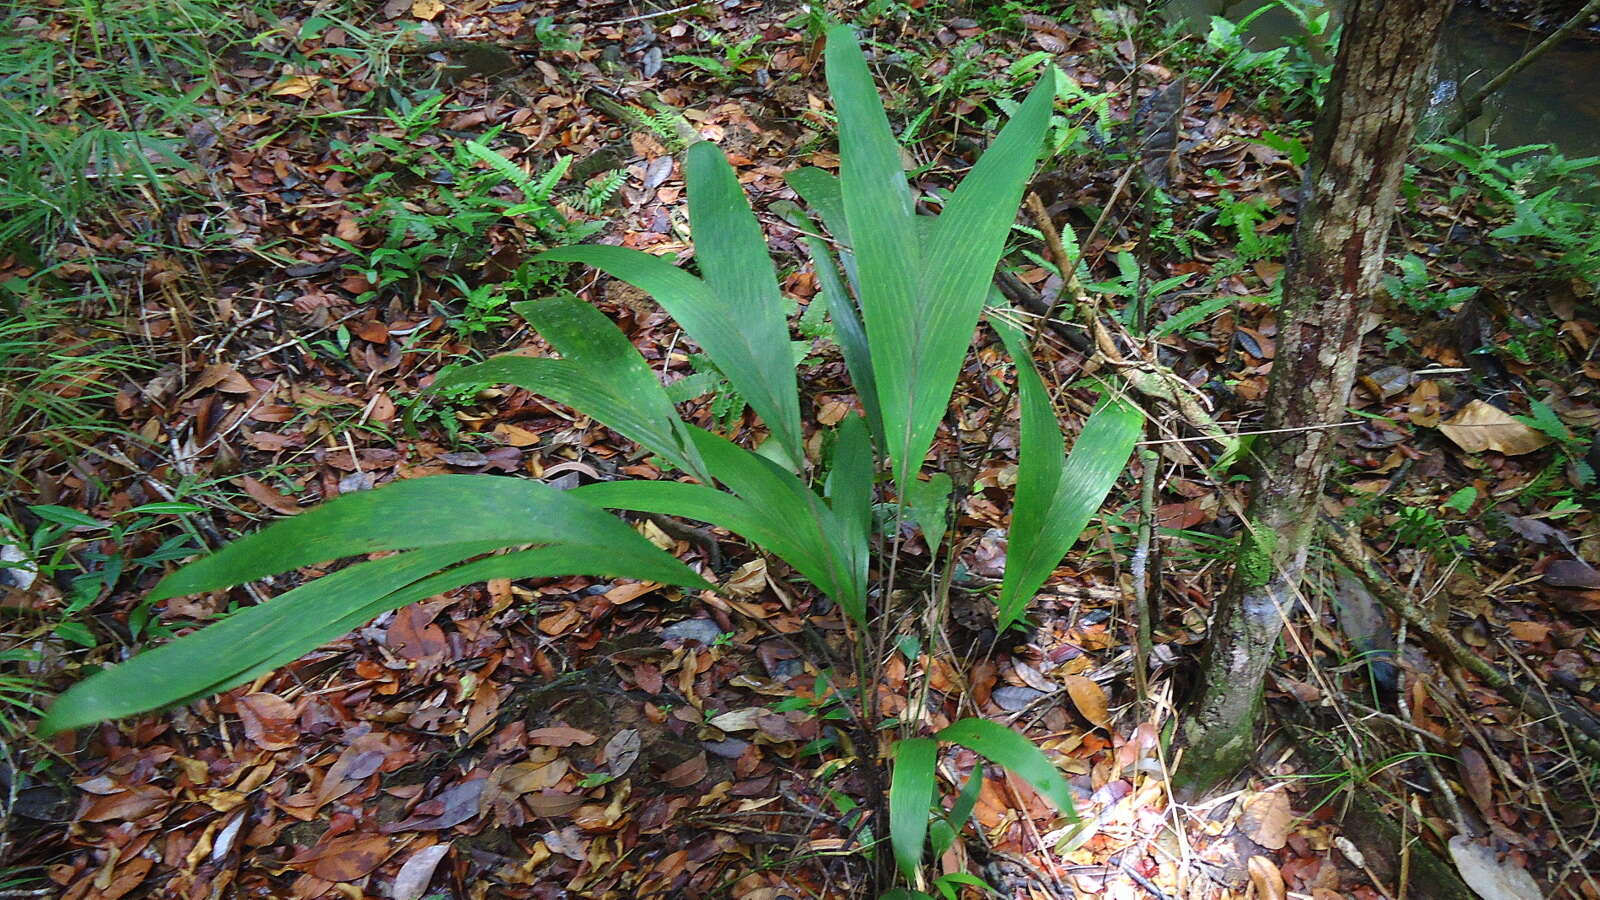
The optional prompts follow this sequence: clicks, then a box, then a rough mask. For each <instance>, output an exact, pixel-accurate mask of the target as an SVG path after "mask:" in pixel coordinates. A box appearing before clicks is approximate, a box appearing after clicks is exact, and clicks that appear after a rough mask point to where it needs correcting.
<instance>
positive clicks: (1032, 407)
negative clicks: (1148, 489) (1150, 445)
mask: <svg viewBox="0 0 1600 900" xmlns="http://www.w3.org/2000/svg"><path fill="white" fill-rule="evenodd" d="M989 324H990V325H991V326H993V327H994V330H995V331H996V332H997V333H999V335H1000V339H1001V340H1002V341H1004V342H1005V345H1006V350H1007V352H1009V353H1010V354H1011V358H1012V359H1013V360H1015V361H1016V364H1017V390H1018V395H1019V397H1020V404H1021V407H1022V433H1021V436H1020V440H1019V441H1018V450H1017V493H1016V499H1015V500H1014V501H1013V503H1012V507H1011V531H1010V535H1011V536H1010V539H1009V544H1008V545H1007V548H1006V572H1005V579H1004V581H1003V582H1002V583H1001V585H1000V600H999V606H1000V610H999V612H1000V616H999V628H1000V630H1002V631H1004V630H1005V629H1007V628H1009V627H1011V625H1012V623H1014V622H1016V621H1017V620H1018V619H1020V618H1021V617H1022V614H1023V612H1024V611H1025V610H1026V608H1027V605H1028V601H1029V600H1030V599H1031V598H1032V597H1033V595H1034V593H1035V592H1037V591H1038V590H1039V587H1040V586H1041V585H1043V584H1044V582H1045V580H1046V579H1047V578H1049V577H1050V573H1051V572H1053V571H1055V567H1056V565H1057V564H1059V563H1060V562H1061V558H1062V557H1063V556H1066V554H1067V551H1068V550H1070V549H1072V545H1073V544H1074V543H1075V542H1076V541H1077V540H1078V537H1079V535H1081V534H1082V533H1083V529H1084V527H1085V526H1087V525H1088V524H1089V518H1090V517H1091V516H1093V515H1094V512H1095V510H1097V509H1099V508H1100V504H1101V503H1103V502H1105V498H1106V494H1108V493H1110V491H1111V487H1112V486H1113V485H1114V484H1116V481H1117V476H1119V475H1120V474H1122V471H1123V470H1124V469H1125V468H1127V465H1128V457H1129V456H1130V455H1132V453H1133V446H1134V443H1135V442H1136V441H1138V439H1139V433H1140V431H1141V430H1142V429H1143V426H1144V417H1143V415H1142V414H1141V413H1140V412H1139V410H1138V408H1137V407H1135V406H1133V405H1131V404H1129V403H1125V402H1123V401H1121V400H1116V399H1108V400H1106V401H1105V402H1102V403H1101V404H1100V406H1099V407H1098V408H1097V409H1096V410H1095V411H1094V414H1093V415H1091V416H1090V417H1089V421H1088V422H1086V423H1085V424H1084V426H1083V431H1082V432H1081V433H1079V435H1078V440H1077V442H1076V443H1074V444H1073V447H1072V454H1071V456H1069V457H1067V458H1066V459H1065V460H1063V458H1062V453H1063V448H1064V447H1065V444H1066V442H1065V440H1064V439H1063V438H1062V436H1061V426H1060V425H1059V424H1058V423H1057V421H1056V413H1055V407H1054V406H1053V405H1052V404H1051V403H1050V394H1049V392H1048V391H1046V390H1045V386H1044V381H1043V380H1042V379H1041V378H1040V377H1039V372H1038V370H1037V369H1035V368H1034V366H1033V359H1032V357H1030V356H1029V355H1028V348H1027V344H1026V342H1025V341H1024V339H1023V336H1022V332H1021V331H1020V330H1018V328H1017V327H1016V326H1015V325H1013V324H1011V323H1010V322H1009V321H1007V320H1006V319H1004V318H1002V317H1000V316H991V317H990V318H989Z"/></svg>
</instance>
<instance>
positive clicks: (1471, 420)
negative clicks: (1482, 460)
mask: <svg viewBox="0 0 1600 900" xmlns="http://www.w3.org/2000/svg"><path fill="white" fill-rule="evenodd" d="M1439 433H1441V434H1443V435H1444V436H1445V437H1447V438H1449V439H1450V440H1451V441H1453V442H1454V443H1455V445H1456V446H1457V447H1460V448H1461V449H1463V450H1465V451H1467V452H1468V453H1482V452H1483V451H1485V450H1493V451H1495V452H1497V453H1504V454H1505V455H1507V456H1520V455H1521V454H1524V453H1532V452H1533V451H1535V450H1538V449H1539V448H1541V447H1545V446H1548V445H1549V444H1550V437H1549V436H1548V435H1546V434H1545V433H1543V432H1541V431H1539V430H1538V429H1536V428H1532V427H1530V426H1528V425H1524V424H1523V423H1521V422H1518V421H1517V420H1516V419H1514V418H1512V417H1511V414H1510V413H1507V412H1506V411H1504V410H1502V409H1497V408H1496V407H1493V406H1490V405H1489V404H1487V403H1485V402H1483V401H1482V400H1474V401H1472V402H1471V403H1468V404H1467V405H1466V406H1463V407H1461V409H1460V411H1458V412H1457V413H1456V414H1455V415H1453V416H1451V417H1450V418H1449V420H1448V421H1445V422H1441V423H1440V424H1439Z"/></svg>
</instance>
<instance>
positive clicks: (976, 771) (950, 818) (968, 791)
mask: <svg viewBox="0 0 1600 900" xmlns="http://www.w3.org/2000/svg"><path fill="white" fill-rule="evenodd" d="M981 793H983V766H973V767H972V774H971V775H969V776H967V783H966V784H965V785H962V787H961V793H960V794H957V795H956V802H955V804H954V805H953V806H951V807H950V810H949V812H947V813H945V815H944V821H945V823H946V825H945V827H944V828H943V829H941V830H940V832H939V833H937V834H935V835H934V836H933V838H932V840H931V843H932V844H933V855H934V858H935V859H937V858H938V857H941V856H943V855H944V852H945V851H946V850H948V849H950V845H951V844H954V843H955V839H956V838H957V837H959V836H960V834H961V829H962V828H964V827H966V824H967V820H968V819H970V818H972V811H973V810H974V809H976V808H977V806H978V795H979V794H981Z"/></svg>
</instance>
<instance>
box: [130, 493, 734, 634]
mask: <svg viewBox="0 0 1600 900" xmlns="http://www.w3.org/2000/svg"><path fill="white" fill-rule="evenodd" d="M477 542H488V543H490V545H491V546H499V547H512V546H517V545H521V544H542V545H550V546H571V547H581V548H585V549H587V550H589V551H591V552H593V553H595V554H597V556H598V557H599V558H601V559H604V560H606V561H607V564H609V565H613V566H615V567H616V568H617V569H618V571H619V574H620V573H621V572H622V571H626V572H627V573H628V574H629V577H632V578H638V579H640V580H646V581H661V582H666V583H668V584H683V585H693V586H696V587H705V586H706V585H705V582H704V581H703V580H702V579H701V578H700V576H698V575H696V574H695V573H694V572H693V571H691V570H690V569H689V568H688V567H687V566H685V565H684V564H683V563H681V562H679V561H677V560H676V559H673V558H672V557H671V556H668V555H666V554H665V553H662V552H661V551H660V550H658V549H656V547H655V546H654V545H652V544H651V543H650V542H649V541H647V540H645V539H644V538H643V537H640V536H639V534H638V533H637V532H635V531H634V530H633V529H631V528H629V527H628V526H627V525H626V524H624V523H623V522H621V521H620V520H618V519H617V518H616V517H615V516H611V515H608V514H606V513H605V512H604V511H602V510H601V509H599V508H598V507H595V506H591V505H590V504H587V503H584V502H583V501H581V500H579V499H577V498H576V497H574V496H573V495H571V494H570V493H564V492H562V491H558V490H555V489H554V488H551V487H549V486H548V485H544V484H540V483H539V482H536V481H527V480H524V479H519V478H494V477H488V476H483V475H436V476H433V477H430V478H415V479H411V480H409V481H400V482H396V483H394V484H390V485H387V486H385V487H381V488H378V489H376V490H371V491H361V492H359V493H354V494H346V495H344V496H342V497H339V498H337V499H334V500H330V501H328V502H327V503H324V504H322V505H321V506H318V507H316V508H314V509H311V510H308V511H307V512H304V513H301V514H300V515H298V516H295V517H294V518H292V519H283V520H281V521H278V522H275V523H274V524H272V525H270V526H268V527H266V528H264V529H262V530H261V531H258V532H256V533H255V534H252V535H250V536H248V537H244V538H240V539H239V540H237V541H235V542H233V543H232V544H229V545H228V546H226V547H223V548H222V549H221V550H218V551H217V552H215V553H213V554H211V555H210V556H205V557H201V558H200V559H198V560H196V561H194V562H192V563H190V564H189V565H187V566H185V567H183V568H181V569H179V570H178V571H176V572H174V573H172V574H171V575H169V576H167V577H166V578H165V579H163V580H162V582H161V583H160V584H158V585H156V589H155V591H153V592H152V593H151V594H150V596H149V598H148V599H149V602H155V601H158V600H165V599H167V598H168V597H179V596H182V595H184V594H196V593H200V592H201V591H211V590H217V589H219V588H225V587H231V586H232V585H236V584H241V583H243V582H246V581H253V580H255V579H257V578H261V577H264V576H267V575H274V574H277V573H279V572H287V571H289V570H290V569H295V568H298V567H300V566H306V565H312V564H314V563H321V562H327V561H328V560H333V559H341V558H343V557H346V556H357V555H361V554H366V553H376V552H378V551H380V550H410V549H418V548H423V547H438V546H444V545H450V544H466V543H477Z"/></svg>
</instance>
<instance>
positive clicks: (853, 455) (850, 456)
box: [827, 415, 872, 615]
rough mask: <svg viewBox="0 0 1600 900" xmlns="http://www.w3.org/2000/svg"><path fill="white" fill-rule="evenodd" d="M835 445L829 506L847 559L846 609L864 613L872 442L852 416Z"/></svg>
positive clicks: (828, 485)
mask: <svg viewBox="0 0 1600 900" xmlns="http://www.w3.org/2000/svg"><path fill="white" fill-rule="evenodd" d="M837 433H838V441H837V442H836V443H835V444H834V448H833V468H832V470H830V471H829V472H828V483H827V492H828V503H829V505H830V506H831V507H832V509H833V513H834V515H835V516H836V517H837V519H838V522H839V526H840V528H841V532H840V534H839V539H838V541H836V542H835V543H836V544H837V545H839V546H840V548H841V550H842V552H844V553H846V554H848V555H849V557H850V563H849V568H850V584H849V587H848V589H849V591H850V592H851V594H852V595H853V596H852V597H851V598H850V602H849V604H848V606H847V608H849V607H854V606H856V605H857V601H858V600H859V605H860V607H861V610H862V613H863V615H864V614H865V611H866V597H865V594H866V584H867V567H868V557H869V556H870V555H871V549H872V547H871V544H870V543H869V535H870V534H871V532H872V442H871V441H870V440H869V439H868V437H867V427H866V425H865V423H864V422H863V421H862V420H861V419H860V418H859V417H858V416H854V415H849V416H845V418H844V420H843V421H842V422H840V423H839V430H838V432H837Z"/></svg>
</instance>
